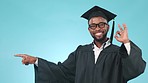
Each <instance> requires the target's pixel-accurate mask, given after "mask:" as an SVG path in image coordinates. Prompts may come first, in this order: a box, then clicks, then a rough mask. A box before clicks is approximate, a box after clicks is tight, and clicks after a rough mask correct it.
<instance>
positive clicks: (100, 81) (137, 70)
mask: <svg viewBox="0 0 148 83" xmlns="http://www.w3.org/2000/svg"><path fill="white" fill-rule="evenodd" d="M81 17H83V18H85V19H87V20H88V26H89V27H88V30H89V32H90V34H91V36H92V37H93V39H94V40H93V42H92V43H90V44H87V45H80V46H78V47H77V48H76V50H75V51H74V52H72V53H71V54H70V55H69V56H68V58H67V59H66V60H65V61H64V62H63V63H61V62H59V63H58V64H55V63H52V62H49V61H47V60H44V59H42V58H38V57H33V56H29V55H27V54H16V56H19V57H22V58H23V60H22V63H23V64H34V68H35V83H127V81H129V80H131V79H133V78H135V77H137V76H139V75H140V74H142V73H143V72H144V70H145V66H146V62H145V61H144V60H143V59H142V51H141V49H140V48H139V47H138V46H137V45H135V44H134V43H133V42H132V41H131V40H130V39H129V38H128V31H127V26H126V24H123V26H120V25H118V27H119V31H117V32H116V34H115V36H114V37H115V39H116V40H117V41H119V42H121V46H120V47H119V46H117V45H114V44H112V38H113V32H114V31H113V30H112V34H111V38H108V37H107V33H108V31H109V28H110V26H109V24H108V22H109V21H111V20H112V19H114V18H115V17H116V15H115V14H113V13H111V12H109V11H108V10H105V9H103V8H101V7H98V6H94V7H93V8H91V9H90V10H88V11H87V12H85V13H84V14H83V15H82V16H81ZM113 25H114V24H113ZM113 28H114V27H113Z"/></svg>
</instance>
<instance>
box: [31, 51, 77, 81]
mask: <svg viewBox="0 0 148 83" xmlns="http://www.w3.org/2000/svg"><path fill="white" fill-rule="evenodd" d="M34 69H35V83H74V75H75V52H73V53H71V54H70V55H69V57H68V59H67V60H65V61H64V62H63V63H61V62H59V63H58V64H55V63H52V62H49V61H46V60H44V59H41V58H38V67H37V66H36V65H34Z"/></svg>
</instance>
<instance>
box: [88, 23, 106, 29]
mask: <svg viewBox="0 0 148 83" xmlns="http://www.w3.org/2000/svg"><path fill="white" fill-rule="evenodd" d="M105 25H107V26H108V24H107V23H105V22H100V23H98V24H90V25H89V28H91V29H92V30H95V29H96V28H97V26H98V27H99V28H104V27H105Z"/></svg>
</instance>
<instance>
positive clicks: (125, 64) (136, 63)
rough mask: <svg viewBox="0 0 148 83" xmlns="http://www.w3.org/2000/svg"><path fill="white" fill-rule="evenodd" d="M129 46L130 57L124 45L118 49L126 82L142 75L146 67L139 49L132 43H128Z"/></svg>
mask: <svg viewBox="0 0 148 83" xmlns="http://www.w3.org/2000/svg"><path fill="white" fill-rule="evenodd" d="M130 44H131V52H130V55H128V54H127V50H126V49H125V47H124V45H122V46H121V49H120V55H121V56H122V72H123V77H124V79H126V80H130V79H132V78H135V77H137V76H139V75H140V74H142V73H143V72H144V70H145V66H146V63H145V61H144V60H143V59H142V52H141V49H140V48H139V47H138V46H136V45H135V44H134V43H133V42H130Z"/></svg>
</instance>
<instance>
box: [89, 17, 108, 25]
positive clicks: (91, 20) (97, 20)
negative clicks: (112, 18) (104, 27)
mask: <svg viewBox="0 0 148 83" xmlns="http://www.w3.org/2000/svg"><path fill="white" fill-rule="evenodd" d="M99 22H106V23H107V20H106V19H105V18H103V17H93V18H91V19H90V20H89V24H91V23H99Z"/></svg>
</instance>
